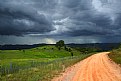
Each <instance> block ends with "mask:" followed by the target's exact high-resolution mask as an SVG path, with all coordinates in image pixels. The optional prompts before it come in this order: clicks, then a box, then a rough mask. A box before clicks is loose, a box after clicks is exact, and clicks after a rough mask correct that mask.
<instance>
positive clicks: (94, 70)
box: [52, 52, 121, 81]
mask: <svg viewBox="0 0 121 81" xmlns="http://www.w3.org/2000/svg"><path fill="white" fill-rule="evenodd" d="M108 54H109V52H102V53H98V54H95V55H92V56H90V57H88V58H87V59H85V60H83V61H81V62H79V63H77V64H75V65H74V66H72V67H70V68H68V69H66V71H65V72H64V73H63V74H62V76H60V77H57V78H54V79H53V80H52V81H121V68H120V67H119V66H118V65H117V64H115V63H114V62H113V61H111V60H110V59H109V57H108Z"/></svg>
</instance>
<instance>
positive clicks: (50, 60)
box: [0, 44, 90, 81]
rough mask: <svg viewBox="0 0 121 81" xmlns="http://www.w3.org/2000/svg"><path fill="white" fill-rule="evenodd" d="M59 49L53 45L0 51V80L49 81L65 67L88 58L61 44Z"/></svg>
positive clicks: (86, 55)
mask: <svg viewBox="0 0 121 81" xmlns="http://www.w3.org/2000/svg"><path fill="white" fill-rule="evenodd" d="M60 47H61V50H58V48H57V47H55V46H54V45H53V46H43V47H37V48H33V49H26V50H25V49H24V50H4V51H3V50H0V80H2V81H49V80H50V79H51V78H52V77H53V76H55V75H57V74H59V73H60V72H62V71H64V69H65V68H66V67H68V66H71V65H73V64H75V63H76V62H78V61H80V60H82V59H84V58H86V57H88V56H90V54H80V51H78V50H75V49H73V48H70V47H65V46H64V45H63V44H62V45H61V46H60ZM65 48H66V49H65ZM72 56H73V57H72Z"/></svg>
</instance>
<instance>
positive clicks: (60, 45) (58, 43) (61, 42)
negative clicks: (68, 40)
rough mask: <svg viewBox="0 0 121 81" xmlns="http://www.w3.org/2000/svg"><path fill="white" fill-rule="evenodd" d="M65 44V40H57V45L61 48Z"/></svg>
mask: <svg viewBox="0 0 121 81" xmlns="http://www.w3.org/2000/svg"><path fill="white" fill-rule="evenodd" d="M64 46H65V43H64V41H63V40H60V41H58V42H56V47H57V48H58V49H59V50H60V49H61V48H62V47H64Z"/></svg>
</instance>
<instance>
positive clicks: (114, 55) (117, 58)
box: [109, 47, 121, 64]
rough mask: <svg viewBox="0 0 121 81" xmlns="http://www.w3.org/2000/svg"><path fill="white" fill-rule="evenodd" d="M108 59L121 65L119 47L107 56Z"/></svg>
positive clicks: (120, 49)
mask: <svg viewBox="0 0 121 81" xmlns="http://www.w3.org/2000/svg"><path fill="white" fill-rule="evenodd" d="M109 57H110V58H111V59H112V60H113V61H114V62H116V63H118V64H121V47H120V48H118V49H114V50H112V51H111V54H109Z"/></svg>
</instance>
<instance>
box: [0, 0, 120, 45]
mask: <svg viewBox="0 0 121 81" xmlns="http://www.w3.org/2000/svg"><path fill="white" fill-rule="evenodd" d="M60 39H63V40H65V42H66V43H103V42H121V0H0V44H36V43H50V44H53V43H55V42H56V41H58V40H60Z"/></svg>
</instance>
